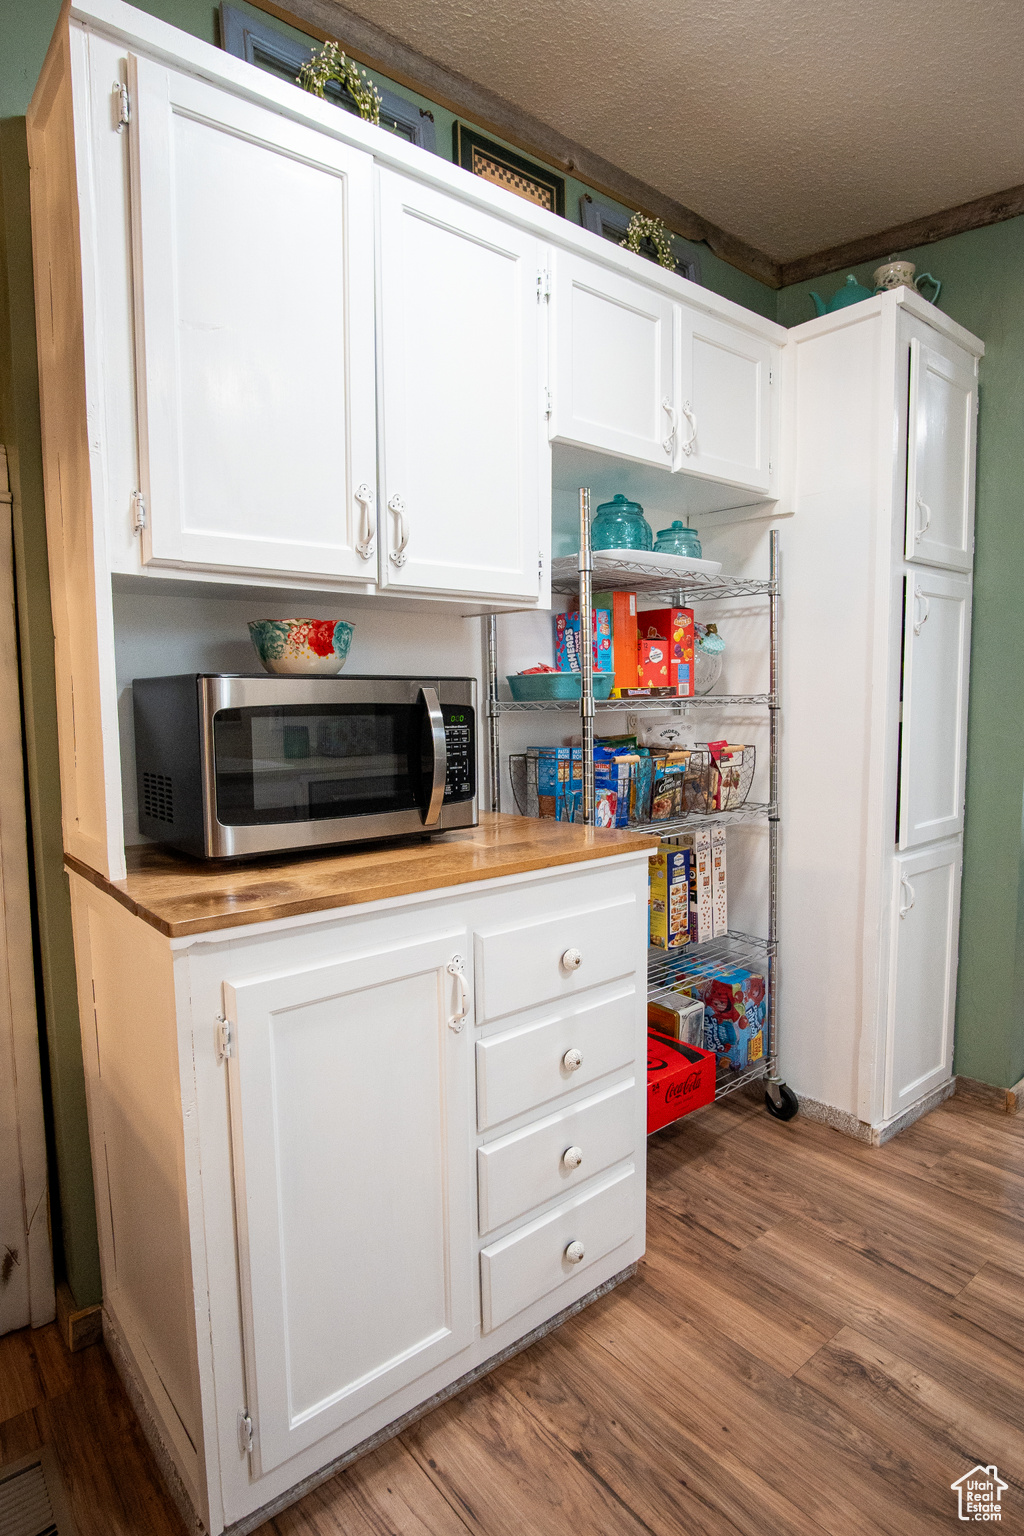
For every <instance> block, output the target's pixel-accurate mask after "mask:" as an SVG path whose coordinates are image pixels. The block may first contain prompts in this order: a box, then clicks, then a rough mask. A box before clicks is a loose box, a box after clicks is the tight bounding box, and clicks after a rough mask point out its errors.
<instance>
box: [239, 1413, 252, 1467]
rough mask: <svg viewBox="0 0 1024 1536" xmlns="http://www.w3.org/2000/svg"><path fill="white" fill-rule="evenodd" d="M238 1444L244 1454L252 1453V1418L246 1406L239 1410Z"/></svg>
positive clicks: (249, 1454)
mask: <svg viewBox="0 0 1024 1536" xmlns="http://www.w3.org/2000/svg"><path fill="white" fill-rule="evenodd" d="M238 1446H239V1449H240V1450H241V1452H242V1454H243V1456H251V1455H252V1419H251V1418H250V1417H249V1415H248V1413H246V1411H245V1409H244V1408H239V1410H238Z"/></svg>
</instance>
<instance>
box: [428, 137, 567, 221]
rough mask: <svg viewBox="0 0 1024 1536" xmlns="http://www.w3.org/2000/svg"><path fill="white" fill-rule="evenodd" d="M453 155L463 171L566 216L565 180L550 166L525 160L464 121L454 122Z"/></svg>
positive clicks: (561, 215)
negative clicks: (551, 169)
mask: <svg viewBox="0 0 1024 1536" xmlns="http://www.w3.org/2000/svg"><path fill="white" fill-rule="evenodd" d="M452 158H453V160H454V161H455V164H456V165H461V166H462V169H463V170H464V171H472V173H473V175H474V176H482V177H483V178H484V180H485V181H493V182H494V184H495V186H497V187H504V188H505V190H506V192H514V193H515V194H516V196H517V197H525V199H526V201H527V202H528V203H535V204H536V206H537V207H538V208H546V209H547V210H548V212H549V213H557V214H558V215H559V216H560V217H561V218H564V217H565V181H564V180H563V178H562V177H561V176H556V175H555V173H554V171H549V170H548V168H547V166H544V165H537V164H536V163H535V162H534V161H533V160H524V159H523V157H522V155H517V154H516V153H515V152H514V151H513V150H511V149H504V148H503V147H502V145H500V144H495V142H494V140H493V139H485V138H484V136H483V134H482V133H477V131H476V129H475V128H467V127H466V125H465V123H458V122H457V123H453V124H452Z"/></svg>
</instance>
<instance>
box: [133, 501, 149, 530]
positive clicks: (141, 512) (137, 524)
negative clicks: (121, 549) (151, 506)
mask: <svg viewBox="0 0 1024 1536" xmlns="http://www.w3.org/2000/svg"><path fill="white" fill-rule="evenodd" d="M145 526H146V498H145V496H143V494H142V492H141V491H132V533H141V532H142V530H143V528H145Z"/></svg>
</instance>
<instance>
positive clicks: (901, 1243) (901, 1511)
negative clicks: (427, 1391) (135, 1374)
mask: <svg viewBox="0 0 1024 1536" xmlns="http://www.w3.org/2000/svg"><path fill="white" fill-rule="evenodd" d="M649 1150H650V1199H649V1239H648V1243H649V1246H648V1254H647V1257H646V1259H645V1260H644V1262H643V1264H642V1265H641V1268H640V1272H639V1274H638V1275H637V1276H636V1278H635V1279H634V1280H631V1281H629V1282H627V1283H626V1284H625V1285H623V1286H621V1287H619V1289H618V1290H616V1291H614V1292H612V1293H611V1294H610V1295H609V1296H607V1297H605V1298H604V1299H603V1300H602V1301H600V1302H598V1303H597V1304H596V1305H594V1306H592V1307H590V1308H589V1309H588V1310H587V1311H586V1312H584V1313H582V1314H581V1315H580V1316H578V1317H576V1318H574V1319H572V1320H571V1321H570V1322H568V1323H566V1324H565V1325H564V1326H563V1327H562V1328H561V1329H559V1330H558V1332H557V1333H554V1334H552V1335H550V1336H549V1337H548V1338H546V1339H543V1340H541V1342H540V1343H538V1344H536V1345H534V1346H533V1348H532V1349H530V1350H528V1351H527V1352H525V1353H524V1354H522V1355H519V1356H517V1357H516V1358H514V1359H512V1360H510V1361H507V1362H506V1363H505V1364H504V1365H503V1366H501V1367H500V1368H499V1369H498V1370H497V1371H495V1372H494V1373H493V1374H492V1375H491V1376H489V1377H487V1378H485V1379H484V1380H482V1381H480V1382H478V1383H477V1384H476V1385H475V1386H473V1387H472V1388H470V1389H469V1390H468V1391H466V1392H464V1393H463V1394H462V1395H461V1396H460V1397H458V1398H457V1399H454V1400H453V1401H452V1402H449V1403H446V1404H445V1405H443V1406H442V1407H440V1408H438V1409H436V1410H435V1411H434V1412H433V1413H431V1414H430V1415H429V1416H428V1417H427V1418H425V1419H422V1420H421V1421H420V1422H419V1423H418V1424H416V1425H413V1426H412V1427H411V1428H410V1429H408V1430H406V1432H405V1433H404V1434H403V1435H402V1436H401V1437H400V1438H399V1439H397V1440H394V1441H391V1442H390V1443H389V1444H387V1445H385V1446H383V1447H381V1448H380V1449H379V1450H377V1451H375V1452H374V1453H373V1454H372V1455H369V1456H367V1457H365V1458H363V1460H361V1461H360V1462H358V1463H356V1464H355V1465H354V1466H352V1467H350V1468H349V1470H348V1471H347V1472H344V1473H342V1474H340V1475H339V1476H337V1477H335V1478H332V1479H331V1481H330V1482H328V1483H326V1484H324V1485H323V1486H322V1487H321V1488H319V1489H316V1490H315V1491H314V1492H313V1493H311V1494H308V1495H307V1496H306V1498H304V1499H303V1500H302V1501H301V1503H299V1504H297V1505H295V1506H293V1507H292V1508H291V1509H289V1510H287V1511H285V1512H284V1513H283V1514H280V1515H278V1516H277V1517H276V1518H275V1519H274V1520H271V1521H269V1522H268V1523H267V1524H265V1525H264V1526H262V1527H261V1528H260V1531H259V1533H258V1536H466V1533H467V1532H468V1533H473V1536H510V1533H515V1536H565V1533H566V1532H574V1533H577V1536H590V1533H601V1536H677V1533H686V1536H732V1533H743V1536H822V1533H827V1536H889V1533H891V1536H927V1533H934V1532H940V1531H947V1530H953V1529H956V1528H957V1527H956V1525H955V1524H954V1522H956V1521H957V1506H956V1498H955V1495H954V1494H953V1493H952V1492H951V1490H950V1486H949V1485H950V1483H951V1482H953V1481H954V1479H956V1478H958V1477H959V1476H960V1475H961V1473H963V1472H966V1471H968V1470H969V1469H970V1468H971V1467H973V1466H974V1465H975V1464H976V1463H978V1462H984V1463H986V1464H988V1465H991V1464H992V1463H993V1462H994V1463H995V1464H996V1465H997V1466H998V1468H999V1473H1000V1475H1001V1477H1002V1478H1003V1479H1004V1481H1005V1482H1007V1483H1008V1484H1009V1485H1010V1486H1009V1488H1008V1490H1007V1492H1006V1494H1005V1495H1004V1501H1003V1517H1002V1521H1001V1529H1004V1530H1008V1531H1017V1532H1024V1117H1021V1118H1019V1119H1011V1118H1009V1117H1004V1116H1001V1115H998V1114H996V1113H995V1112H993V1111H992V1110H990V1109H988V1108H986V1107H983V1106H980V1105H979V1104H977V1103H976V1102H972V1101H971V1100H969V1099H953V1100H950V1101H949V1102H948V1103H946V1104H944V1105H943V1106H942V1107H941V1108H940V1109H937V1110H935V1111H934V1112H933V1113H932V1114H931V1115H929V1116H928V1117H927V1118H926V1119H925V1120H922V1121H920V1122H918V1124H916V1125H914V1126H912V1127H911V1128H910V1129H909V1130H907V1131H905V1132H904V1133H903V1134H902V1135H901V1136H899V1137H898V1138H897V1139H896V1140H895V1141H892V1142H890V1143H889V1144H888V1145H887V1146H885V1147H882V1148H878V1149H875V1148H870V1147H866V1146H864V1145H862V1144H860V1143H858V1142H853V1141H850V1140H848V1139H846V1138H845V1137H842V1136H839V1135H838V1134H836V1133H835V1132H833V1131H830V1130H828V1129H826V1128H825V1127H824V1126H820V1125H816V1124H814V1123H812V1122H811V1121H808V1120H804V1119H802V1118H800V1117H798V1118H797V1119H796V1120H794V1121H792V1122H790V1123H789V1124H780V1123H778V1122H776V1121H773V1120H771V1119H769V1118H768V1116H767V1115H765V1113H764V1111H763V1110H761V1109H760V1108H759V1107H757V1106H756V1105H754V1104H751V1103H749V1102H746V1101H743V1102H737V1101H733V1102H726V1103H724V1104H720V1105H716V1106H714V1107H713V1108H712V1109H710V1110H707V1111H702V1112H701V1113H699V1114H697V1115H694V1116H692V1117H691V1118H690V1119H689V1120H687V1121H683V1122H681V1123H680V1124H679V1125H678V1126H675V1127H669V1128H668V1129H667V1130H665V1131H663V1132H661V1133H660V1134H659V1135H658V1136H656V1137H655V1138H654V1139H653V1140H652V1142H651V1144H650V1149H649ZM41 1441H48V1442H49V1443H50V1444H51V1445H52V1446H53V1448H54V1451H55V1453H56V1455H57V1457H58V1459H59V1461H60V1463H61V1466H62V1468H63V1470H64V1475H65V1479H66V1482H67V1485H68V1494H69V1496H70V1500H71V1503H72V1507H73V1509H74V1512H75V1515H76V1517H77V1519H78V1521H79V1525H80V1530H81V1536H183V1531H184V1527H183V1526H182V1524H181V1522H180V1520H179V1518H178V1516H177V1514H176V1512H175V1510H174V1509H173V1507H172V1505H171V1504H170V1501H169V1499H168V1498H167V1497H166V1496H165V1494H164V1493H163V1490H162V1488H161V1485H160V1481H159V1477H158V1474H157V1472H156V1470H155V1468H154V1466H153V1464H152V1461H151V1459H150V1457H149V1454H148V1451H147V1448H146V1446H145V1442H144V1441H143V1439H142V1436H141V1432H140V1431H139V1429H138V1426H137V1425H136V1423H135V1421H134V1418H133V1416H132V1411H131V1409H130V1407H129V1405H128V1403H127V1401H126V1399H125V1397H124V1394H123V1392H122V1390H121V1388H120V1385H119V1383H118V1381H117V1378H116V1377H115V1375H114V1373H113V1369H112V1367H111V1366H110V1363H109V1361H108V1360H107V1357H106V1355H105V1354H104V1353H103V1351H102V1349H101V1348H100V1347H98V1346H97V1347H95V1348H93V1349H91V1350H87V1351H85V1352H84V1353H83V1354H81V1355H76V1356H71V1355H68V1354H66V1353H65V1352H64V1350H63V1347H62V1345H61V1344H60V1341H59V1339H58V1337H57V1334H56V1331H55V1330H54V1329H52V1328H44V1329H40V1330H38V1331H37V1332H35V1333H31V1332H27V1331H26V1332H23V1333H19V1334H12V1335H9V1336H8V1337H7V1338H5V1339H0V1461H3V1460H7V1459H9V1458H12V1457H14V1456H19V1455H24V1454H25V1453H27V1452H28V1451H30V1450H32V1449H34V1448H35V1447H36V1446H37V1445H38V1444H39V1443H40V1442H41Z"/></svg>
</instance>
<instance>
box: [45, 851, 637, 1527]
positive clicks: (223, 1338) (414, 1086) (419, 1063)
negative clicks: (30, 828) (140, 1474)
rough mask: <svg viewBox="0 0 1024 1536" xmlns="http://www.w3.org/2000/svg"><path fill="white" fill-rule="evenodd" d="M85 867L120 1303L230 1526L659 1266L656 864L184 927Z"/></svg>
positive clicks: (189, 1493)
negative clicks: (590, 1300) (650, 871)
mask: <svg viewBox="0 0 1024 1536" xmlns="http://www.w3.org/2000/svg"><path fill="white" fill-rule="evenodd" d="M71 884H72V902H73V914H74V922H75V947H76V954H77V957H78V973H79V976H78V979H79V996H80V1005H81V1012H82V1021H83V1045H84V1050H85V1057H86V1076H87V1088H88V1096H89V1121H90V1135H91V1143H92V1152H93V1173H94V1178H95V1181H96V1190H97V1209H98V1217H99V1225H100V1241H101V1256H102V1263H103V1285H104V1306H105V1310H106V1315H107V1321H108V1324H109V1326H110V1327H111V1329H112V1330H113V1333H114V1335H115V1336H116V1340H117V1342H118V1344H119V1346H120V1353H121V1354H122V1355H123V1357H124V1358H125V1360H126V1361H127V1366H128V1369H129V1370H130V1372H131V1374H132V1376H133V1377H134V1378H135V1379H136V1384H137V1385H138V1386H139V1388H140V1390H141V1392H142V1396H143V1399H144V1402H145V1405H146V1408H147V1409H148V1413H149V1417H150V1419H151V1420H152V1422H153V1424H155V1426H156V1434H157V1436H158V1438H159V1440H160V1441H161V1443H162V1445H163V1447H164V1451H165V1454H166V1453H169V1454H170V1456H171V1458H172V1461H173V1467H174V1471H173V1475H172V1482H176V1483H178V1484H179V1485H180V1487H179V1492H180V1491H181V1490H184V1502H185V1503H186V1507H187V1512H189V1513H190V1512H191V1511H194V1512H195V1513H196V1514H197V1515H198V1516H199V1518H200V1520H201V1521H202V1524H203V1526H204V1527H205V1529H206V1530H207V1531H208V1532H209V1533H211V1536H219V1533H220V1532H222V1531H224V1530H226V1529H227V1530H230V1528H231V1527H232V1526H234V1525H236V1524H237V1523H238V1522H240V1521H243V1520H246V1519H247V1517H249V1516H251V1515H252V1514H253V1512H254V1511H257V1510H262V1509H264V1508H266V1507H268V1506H273V1505H274V1503H275V1501H278V1503H283V1502H287V1500H288V1495H289V1492H290V1491H291V1490H293V1489H296V1488H297V1486H298V1485H299V1484H301V1483H303V1482H304V1480H306V1479H308V1478H315V1477H317V1476H318V1475H319V1474H321V1473H322V1472H323V1471H324V1469H326V1468H329V1467H332V1466H334V1465H335V1464H336V1463H338V1461H339V1460H340V1459H343V1458H344V1457H345V1456H346V1455H348V1454H349V1453H350V1452H351V1451H352V1450H353V1449H354V1448H356V1447H358V1446H360V1445H361V1444H362V1443H363V1442H364V1441H366V1440H367V1439H368V1438H369V1437H371V1436H373V1435H375V1434H378V1433H379V1432H380V1431H382V1430H384V1429H386V1427H387V1426H389V1425H391V1424H394V1423H395V1422H396V1421H398V1420H400V1419H402V1418H403V1417H404V1416H406V1415H408V1414H410V1413H415V1410H416V1409H417V1407H418V1406H419V1405H421V1404H423V1403H426V1402H428V1401H430V1399H432V1398H433V1397H434V1396H435V1395H436V1394H438V1393H443V1392H444V1391H445V1390H446V1389H447V1388H449V1387H450V1386H451V1385H452V1383H454V1382H457V1381H459V1380H460V1379H461V1378H462V1377H464V1376H466V1375H467V1373H469V1372H471V1371H473V1370H475V1369H476V1368H478V1367H479V1366H480V1365H482V1364H485V1363H486V1362H487V1361H488V1360H490V1359H492V1358H493V1357H495V1356H497V1355H499V1354H500V1353H501V1352H502V1351H503V1350H507V1349H508V1348H509V1347H510V1346H513V1345H515V1343H516V1341H517V1340H520V1339H523V1338H525V1337H527V1336H529V1335H530V1334H532V1333H533V1332H534V1331H535V1330H537V1329H538V1328H542V1327H543V1326H544V1324H545V1323H546V1322H548V1321H549V1320H550V1319H552V1318H555V1317H557V1316H558V1315H559V1314H560V1313H562V1312H563V1311H564V1310H565V1309H566V1308H568V1307H571V1306H572V1305H573V1304H575V1303H576V1302H578V1301H580V1300H581V1299H582V1298H584V1297H586V1296H589V1295H590V1294H591V1293H592V1292H594V1291H595V1290H597V1289H598V1288H599V1287H601V1286H602V1285H604V1284H605V1283H606V1282H607V1281H609V1280H611V1279H612V1278H614V1277H615V1276H617V1275H619V1274H621V1273H622V1271H623V1270H626V1269H628V1268H629V1266H631V1265H632V1264H633V1263H634V1262H635V1261H636V1260H637V1259H638V1258H639V1257H640V1255H641V1254H642V1252H643V1249H644V1190H645V1178H644V1170H645V1146H646V1077H645V1070H644V1068H645V1060H646V1058H645V1050H644V1047H645V1041H646V923H647V856H646V853H645V852H643V851H641V852H639V853H633V854H620V855H614V856H612V857H609V858H607V859H602V860H599V861H596V862H594V863H591V864H587V865H577V866H568V867H566V868H564V869H557V870H542V871H539V872H536V873H533V874H527V875H521V876H513V877H508V878H505V879H502V880H495V881H490V882H486V883H485V884H483V885H479V886H462V887H458V888H456V889H453V890H446V891H437V892H432V893H431V894H430V895H429V896H423V897H408V898H401V899H399V900H397V901H394V902H389V903H387V904H385V903H375V904H371V905H368V906H364V907H359V908H352V909H350V910H347V911H344V912H338V911H335V912H328V913H317V914H312V915H310V916H309V917H306V918H292V919H285V920H283V921H278V922H270V923H266V924H262V925H257V926H250V927H247V928H244V929H235V930H231V929H227V930H219V931H216V932H210V933H204V934H199V935H195V936H193V937H189V938H182V939H168V938H165V937H163V936H162V935H161V934H160V933H158V932H157V931H156V930H155V929H154V928H152V927H151V926H149V925H148V924H147V923H146V922H144V921H143V920H142V919H141V918H140V917H137V916H135V915H133V914H132V913H130V912H129V911H128V910H127V909H126V908H125V907H124V906H122V905H121V904H120V903H119V902H118V901H116V900H115V899H114V898H113V897H112V896H111V895H110V894H109V893H107V892H106V891H103V890H101V889H98V888H97V887H96V886H95V885H93V884H92V883H90V882H88V881H86V880H84V879H82V878H81V877H79V876H77V875H72V880H71ZM566 914H571V918H570V919H569V920H568V926H564V925H565V922H566V917H565V915H566ZM612 920H613V921H614V931H615V935H616V938H615V943H614V944H611V943H610V942H609V933H610V930H609V923H610V921H612ZM560 924H563V927H564V931H563V928H560V927H559V925H560ZM534 925H540V927H541V928H542V929H545V930H547V931H549V932H551V933H553V934H555V935H556V937H557V941H558V942H557V943H556V944H555V945H554V946H553V947H552V946H550V945H549V946H546V947H543V948H540V947H537V946H535V948H534V954H533V960H532V963H531V964H530V965H528V966H523V965H520V968H519V969H520V974H519V975H518V976H517V986H516V989H515V992H514V994H513V993H512V992H511V991H510V992H509V995H508V999H507V1002H508V1006H506V1005H505V1003H506V1000H505V999H503V997H502V990H501V989H502V987H503V986H504V984H505V980H504V978H505V976H506V973H505V972H503V971H502V969H501V967H500V965H499V964H497V961H496V959H495V957H500V956H501V955H502V953H503V951H504V952H505V953H506V954H507V955H508V956H509V957H515V956H517V955H518V953H519V948H520V945H521V943H522V936H523V935H524V934H528V933H529V932H530V931H531V929H532V928H533V926H534ZM566 935H568V940H569V941H571V944H570V943H569V942H566V943H565V944H563V938H564V937H565V936H566ZM560 944H561V945H562V948H561V949H560V948H559V947H558V946H559V945H560ZM569 947H571V948H573V949H578V950H579V952H580V955H581V957H582V958H581V962H580V964H579V966H578V967H576V968H574V967H571V966H565V965H563V964H562V954H563V953H564V950H565V948H569ZM485 972H486V980H485V979H484V973H485ZM508 974H512V973H511V972H510V973H508ZM485 995H486V998H487V1000H488V1002H487V1007H484V1006H482V999H483V998H484V996H485ZM577 1058H578V1061H577ZM116 1354H117V1351H115V1355H116Z"/></svg>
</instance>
